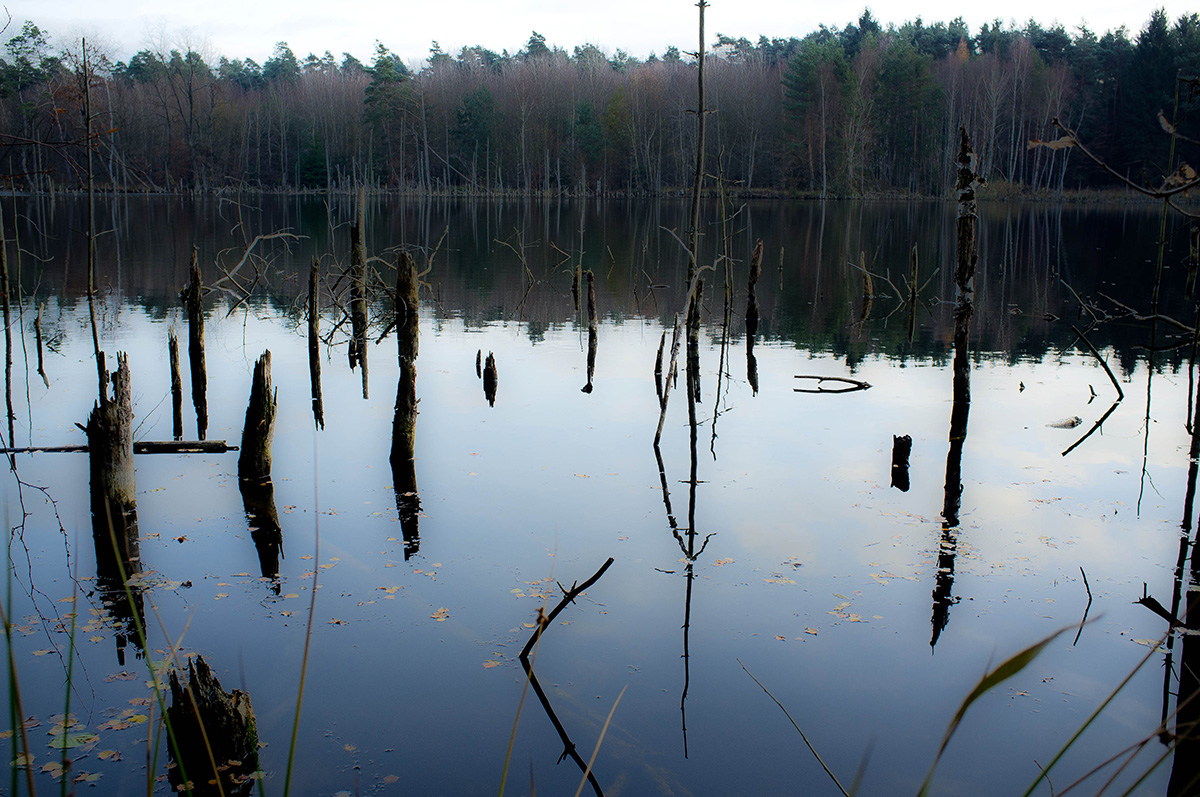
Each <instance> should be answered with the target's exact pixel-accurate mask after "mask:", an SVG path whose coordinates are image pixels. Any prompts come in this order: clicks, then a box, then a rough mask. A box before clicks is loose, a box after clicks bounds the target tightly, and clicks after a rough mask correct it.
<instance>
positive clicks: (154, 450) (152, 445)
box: [0, 428, 238, 454]
mask: <svg viewBox="0 0 1200 797" xmlns="http://www.w3.org/2000/svg"><path fill="white" fill-rule="evenodd" d="M84 431H85V432H86V431H87V429H86V428H84ZM89 450H90V447H89V446H88V445H86V444H85V445H74V446H17V447H16V448H0V454H82V453H85V452H87V451H89ZM237 450H238V447H237V446H231V445H228V444H227V443H226V442H225V441H224V440H139V441H137V442H135V443H134V444H133V453H135V454H224V453H226V452H227V451H237Z"/></svg>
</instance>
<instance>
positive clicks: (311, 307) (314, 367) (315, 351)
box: [308, 257, 325, 429]
mask: <svg viewBox="0 0 1200 797" xmlns="http://www.w3.org/2000/svg"><path fill="white" fill-rule="evenodd" d="M320 276H321V265H320V263H319V262H318V261H317V259H316V258H315V257H314V258H313V259H312V267H311V268H310V269H309V270H308V378H309V381H310V382H311V383H312V410H313V421H314V422H316V424H317V426H319V427H320V428H322V429H324V428H325V402H324V400H323V399H322V398H321V314H320V297H319V295H318V286H319V283H320Z"/></svg>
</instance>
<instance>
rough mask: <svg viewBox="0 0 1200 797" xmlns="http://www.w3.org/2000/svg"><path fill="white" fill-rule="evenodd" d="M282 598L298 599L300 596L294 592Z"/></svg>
mask: <svg viewBox="0 0 1200 797" xmlns="http://www.w3.org/2000/svg"><path fill="white" fill-rule="evenodd" d="M283 597H284V598H299V597H300V596H299V595H297V594H296V593H294V592H289V593H288V594H286V595H284V596H283Z"/></svg>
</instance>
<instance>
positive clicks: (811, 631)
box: [804, 626, 817, 636]
mask: <svg viewBox="0 0 1200 797" xmlns="http://www.w3.org/2000/svg"><path fill="white" fill-rule="evenodd" d="M804 633H806V634H812V635H813V636H816V635H817V629H815V628H813V627H811V626H809V627H808V628H805V629H804Z"/></svg>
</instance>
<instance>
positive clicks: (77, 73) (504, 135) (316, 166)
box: [0, 11, 1200, 196]
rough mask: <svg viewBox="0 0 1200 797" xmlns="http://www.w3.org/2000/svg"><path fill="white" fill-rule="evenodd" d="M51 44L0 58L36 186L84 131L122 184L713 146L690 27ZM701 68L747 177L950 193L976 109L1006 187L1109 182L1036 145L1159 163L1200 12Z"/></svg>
mask: <svg viewBox="0 0 1200 797" xmlns="http://www.w3.org/2000/svg"><path fill="white" fill-rule="evenodd" d="M48 41H49V40H48V37H47V35H46V33H45V32H43V31H41V30H40V29H39V28H38V27H37V26H36V25H34V24H32V23H26V24H25V26H24V27H23V28H22V30H21V31H20V33H18V34H17V35H15V36H13V37H12V38H11V39H9V40H8V42H7V44H6V46H5V57H4V58H3V59H2V60H0V157H2V158H3V163H2V164H0V170H3V171H4V172H6V173H8V174H11V175H13V176H14V179H15V181H16V185H17V186H18V187H19V188H31V189H34V190H54V189H56V188H64V187H65V188H68V189H73V188H77V187H79V186H80V185H81V184H82V182H83V179H84V172H85V167H84V163H85V161H86V157H85V156H84V152H85V149H84V147H83V142H84V141H86V140H87V139H88V132H87V131H88V129H89V128H90V129H91V131H92V140H93V141H94V142H95V144H94V148H93V161H94V164H93V171H94V174H95V179H96V181H97V184H98V185H100V186H101V187H105V188H111V189H115V190H121V191H143V190H150V191H161V190H212V189H218V188H223V187H231V186H233V187H242V188H260V189H266V190H285V191H291V190H301V189H313V190H325V189H346V188H349V187H351V186H354V185H358V184H362V183H366V184H368V185H372V186H376V187H379V188H384V189H391V190H403V191H411V192H423V193H447V192H460V193H522V194H548V195H553V194H564V193H566V194H609V195H614V194H626V195H635V194H641V195H662V194H667V193H671V192H673V191H677V190H679V189H681V187H684V186H686V185H688V184H689V182H690V171H691V169H692V168H693V164H694V162H695V161H694V147H695V136H696V133H695V127H696V125H695V116H694V113H690V111H692V110H694V109H695V108H696V66H695V58H694V57H693V56H690V55H686V54H681V53H680V52H679V51H678V50H677V49H676V48H674V47H670V48H667V50H666V51H665V53H664V54H663V55H662V56H661V57H659V56H655V55H651V56H650V57H649V58H648V59H647V60H645V61H639V60H637V59H635V58H632V57H630V56H628V55H627V54H626V53H624V52H622V51H620V50H618V51H617V52H616V54H615V55H614V56H608V55H606V54H605V53H604V52H602V51H601V50H599V49H598V48H596V47H595V46H592V45H584V46H579V47H575V48H574V50H573V52H570V53H568V52H567V51H565V50H563V49H560V48H558V47H551V46H549V45H548V44H547V43H546V41H545V39H544V37H542V36H541V35H539V34H537V33H536V32H535V33H534V34H533V35H532V36H531V37H530V38H529V41H528V42H527V43H526V44H525V46H524V47H523V48H522V49H521V50H520V51H519V52H517V53H516V54H509V53H508V52H507V51H505V52H503V53H499V54H497V53H495V52H492V51H490V50H487V49H485V48H482V47H466V48H463V49H462V50H461V51H460V52H459V53H458V54H457V55H451V54H448V53H445V52H442V50H441V49H440V48H439V47H438V45H437V43H436V42H435V43H434V45H433V48H432V50H431V52H430V55H429V57H428V59H427V61H426V62H425V63H424V64H423V65H422V68H421V69H420V71H419V72H415V73H414V72H413V71H412V70H410V69H409V68H408V67H406V66H405V64H404V63H403V61H402V60H401V59H400V58H399V57H397V56H396V55H395V54H393V53H391V52H390V51H389V50H388V49H387V48H386V47H385V46H384V45H383V44H382V43H378V44H377V45H376V50H375V53H374V55H373V58H372V59H371V60H370V63H369V64H364V63H362V62H360V61H359V60H357V59H356V58H354V57H353V56H351V55H349V54H343V57H342V58H341V59H340V60H339V59H337V58H335V57H334V56H333V55H332V54H331V53H329V52H326V53H325V55H324V56H323V57H317V56H315V55H311V54H310V55H309V56H307V57H306V58H298V57H297V56H296V55H295V54H294V53H293V52H292V50H291V49H290V48H289V47H288V46H287V44H286V43H284V42H280V43H279V44H278V45H276V47H275V50H274V53H273V55H272V56H271V57H270V58H269V59H267V60H266V61H265V62H264V63H263V64H262V65H259V64H257V63H255V62H254V61H252V60H250V59H235V60H229V59H227V58H224V57H222V58H220V59H219V60H217V61H216V63H211V62H210V61H211V60H212V59H208V60H206V58H205V57H204V55H203V54H202V53H200V52H198V51H196V50H195V49H193V48H191V47H185V48H183V49H182V50H179V49H176V50H170V51H167V52H155V51H150V50H143V51H141V52H138V53H137V54H135V55H134V56H133V57H132V58H130V59H129V60H128V61H127V62H110V61H109V60H108V59H106V58H105V57H104V54H103V53H96V52H91V51H88V52H86V53H85V52H84V51H83V49H82V47H76V48H75V49H74V50H71V51H65V52H61V53H57V54H56V53H52V52H51V48H50V46H49V43H48ZM85 56H86V57H85ZM705 70H706V73H705V85H706V89H705V93H706V98H705V104H706V107H707V108H708V109H710V110H711V111H712V113H711V116H710V123H709V126H708V127H709V133H708V135H707V145H708V147H710V149H711V152H710V158H711V159H710V161H709V163H710V164H714V165H713V166H711V170H712V171H713V172H714V173H719V175H720V176H721V177H722V178H723V180H724V181H725V182H726V184H727V185H728V186H730V187H736V188H737V189H738V190H742V191H745V192H749V193H774V192H781V193H802V194H807V195H820V196H862V195H871V194H878V193H901V194H925V195H929V194H939V193H942V192H943V191H944V189H945V187H946V186H949V185H951V184H952V183H953V169H954V164H953V163H952V160H951V158H952V147H950V146H949V144H948V142H949V141H950V137H951V135H952V134H953V133H954V132H955V131H956V130H957V128H958V127H959V125H960V124H961V125H965V126H966V127H967V129H968V131H969V132H970V133H971V135H972V138H973V139H974V140H975V142H976V148H977V150H978V152H979V155H980V158H981V162H982V171H983V173H984V174H985V176H987V177H988V179H989V180H990V181H992V183H993V184H997V183H999V184H1001V185H1005V184H1007V185H1010V186H1012V187H1013V188H1014V189H1021V190H1027V191H1035V192H1040V191H1059V190H1062V189H1075V188H1086V187H1093V186H1103V185H1111V184H1112V181H1111V180H1109V179H1107V178H1106V177H1105V176H1104V175H1102V174H1101V173H1100V172H1099V171H1098V170H1097V169H1096V168H1095V167H1094V166H1093V165H1092V164H1090V163H1088V162H1086V161H1085V160H1084V159H1083V158H1081V157H1080V156H1079V155H1078V154H1077V153H1075V152H1073V151H1072V150H1070V149H1062V150H1054V149H1045V148H1036V149H1030V148H1029V147H1028V142H1029V140H1031V139H1044V140H1049V139H1053V138H1055V137H1056V132H1055V130H1054V129H1053V125H1052V120H1053V119H1055V118H1056V117H1057V118H1060V119H1061V120H1062V121H1063V123H1065V124H1067V125H1068V126H1071V127H1073V128H1076V129H1078V130H1079V131H1080V133H1081V135H1082V136H1083V137H1084V139H1085V140H1087V141H1088V142H1089V143H1091V144H1093V145H1094V148H1095V149H1096V150H1098V151H1101V152H1103V153H1104V154H1105V156H1106V158H1107V160H1108V162H1109V163H1110V164H1111V165H1113V166H1114V167H1115V168H1117V169H1118V170H1119V171H1122V172H1125V173H1127V174H1128V175H1129V176H1130V177H1134V178H1142V179H1147V180H1149V181H1156V180H1159V179H1161V178H1162V170H1163V169H1164V168H1165V166H1166V162H1167V147H1168V145H1169V139H1168V137H1167V136H1166V135H1165V134H1164V133H1163V130H1162V127H1161V125H1160V122H1159V120H1158V113H1159V111H1163V112H1164V113H1165V114H1166V116H1167V118H1171V117H1172V115H1173V114H1174V113H1175V111H1174V108H1175V97H1176V84H1177V80H1176V78H1177V75H1184V76H1195V75H1197V74H1200V15H1197V14H1187V15H1184V16H1182V17H1180V18H1179V19H1178V20H1176V21H1175V22H1174V23H1172V22H1171V21H1170V20H1169V19H1168V18H1167V16H1166V14H1165V12H1162V11H1158V12H1155V13H1154V14H1153V15H1152V16H1151V18H1150V20H1149V22H1148V23H1147V24H1146V26H1145V27H1144V28H1143V29H1142V30H1141V31H1140V32H1139V33H1138V34H1137V35H1136V36H1134V37H1133V38H1132V39H1131V38H1130V36H1129V34H1128V33H1127V31H1126V30H1125V29H1124V28H1121V29H1118V30H1116V31H1109V32H1107V33H1105V34H1104V35H1103V36H1098V35H1097V34H1095V33H1093V32H1092V31H1089V30H1088V29H1086V28H1079V29H1077V30H1076V31H1075V32H1074V33H1069V32H1067V31H1066V30H1065V29H1064V28H1062V27H1061V26H1055V27H1051V28H1043V27H1041V26H1039V25H1038V24H1037V23H1035V22H1032V21H1031V22H1029V23H1027V24H1026V25H1025V26H1024V27H1022V28H1017V27H1011V26H1005V25H1004V24H1003V23H1001V22H996V23H994V24H991V25H984V26H983V27H982V29H980V30H979V31H978V32H977V33H976V34H974V35H972V34H971V32H970V30H969V29H968V27H967V26H966V25H965V24H964V23H963V22H962V20H961V19H959V20H955V21H953V22H951V23H949V24H944V23H937V24H934V25H925V24H923V23H922V22H921V21H920V20H919V19H918V20H917V21H916V22H911V23H906V24H905V25H903V26H901V27H895V26H888V27H887V28H884V27H882V26H881V25H880V24H879V23H878V22H876V21H875V20H874V19H873V18H872V16H871V14H870V12H865V13H864V14H863V15H862V16H861V18H860V19H859V21H858V24H856V25H848V26H846V27H845V28H844V29H842V30H833V29H829V28H825V27H822V28H821V29H819V30H817V31H815V32H814V33H812V34H810V35H808V36H806V37H805V38H803V39H796V38H788V39H768V38H766V37H765V36H764V37H760V38H759V40H758V41H757V42H751V41H749V40H747V39H730V38H728V37H725V36H720V35H718V37H717V41H716V42H715V43H714V45H713V49H712V51H711V52H710V53H709V56H708V58H707V59H706V62H705ZM1194 99H1195V98H1194V97H1192V96H1190V94H1189V92H1188V91H1186V90H1185V91H1184V92H1183V93H1182V95H1181V96H1180V105H1179V108H1180V111H1179V113H1180V118H1182V114H1183V113H1184V112H1185V111H1186V109H1187V108H1189V107H1191V105H1192V101H1193V100H1194ZM89 103H90V104H89ZM89 108H90V114H89V113H88V112H87V110H88V109H89ZM89 122H90V124H89ZM1193 160H1194V158H1193Z"/></svg>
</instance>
